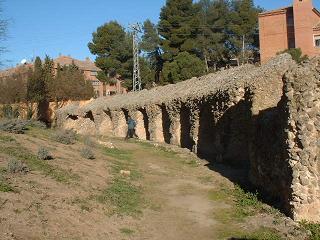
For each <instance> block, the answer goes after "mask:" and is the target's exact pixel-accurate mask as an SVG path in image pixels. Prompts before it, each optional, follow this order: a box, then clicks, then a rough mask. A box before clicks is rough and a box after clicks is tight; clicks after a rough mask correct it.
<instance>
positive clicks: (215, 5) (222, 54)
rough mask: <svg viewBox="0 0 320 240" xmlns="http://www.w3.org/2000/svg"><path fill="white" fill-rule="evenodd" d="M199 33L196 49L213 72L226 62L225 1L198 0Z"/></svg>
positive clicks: (226, 23) (226, 15)
mask: <svg viewBox="0 0 320 240" xmlns="http://www.w3.org/2000/svg"><path fill="white" fill-rule="evenodd" d="M198 5H199V16H200V22H201V25H200V26H201V28H200V33H199V34H198V37H197V43H198V48H199V51H200V53H201V56H202V58H203V60H204V63H205V65H206V70H207V71H209V67H211V65H213V68H214V70H215V69H216V66H217V64H218V63H220V62H226V61H227V54H228V51H227V47H226V42H227V34H226V33H227V25H228V15H229V7H228V2H227V1H226V0H215V1H212V0H200V1H199V3H198Z"/></svg>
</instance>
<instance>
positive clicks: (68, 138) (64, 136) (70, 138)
mask: <svg viewBox="0 0 320 240" xmlns="http://www.w3.org/2000/svg"><path fill="white" fill-rule="evenodd" d="M54 139H55V140H56V141H57V142H59V143H63V144H66V145H69V144H74V143H75V142H76V140H77V136H76V133H75V132H74V131H72V130H66V131H59V132H57V133H56V135H55V136H54Z"/></svg>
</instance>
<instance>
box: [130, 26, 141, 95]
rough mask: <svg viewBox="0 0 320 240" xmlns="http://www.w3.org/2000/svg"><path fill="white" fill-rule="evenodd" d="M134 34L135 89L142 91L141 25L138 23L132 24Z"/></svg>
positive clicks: (135, 90)
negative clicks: (140, 59) (140, 60)
mask: <svg viewBox="0 0 320 240" xmlns="http://www.w3.org/2000/svg"><path fill="white" fill-rule="evenodd" d="M130 28H131V30H132V32H133V34H132V39H133V82H132V84H133V91H134V92H137V91H141V76H140V63H139V36H138V33H139V32H141V28H140V25H139V24H138V23H136V24H133V25H131V26H130Z"/></svg>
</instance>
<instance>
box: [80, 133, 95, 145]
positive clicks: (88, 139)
mask: <svg viewBox="0 0 320 240" xmlns="http://www.w3.org/2000/svg"><path fill="white" fill-rule="evenodd" d="M83 142H84V144H85V145H86V146H88V147H95V145H96V144H95V142H94V141H93V140H92V138H91V137H89V136H85V137H84V140H83Z"/></svg>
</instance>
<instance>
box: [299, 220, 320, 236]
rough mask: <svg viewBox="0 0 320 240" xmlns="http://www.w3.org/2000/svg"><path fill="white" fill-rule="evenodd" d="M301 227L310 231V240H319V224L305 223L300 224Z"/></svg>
mask: <svg viewBox="0 0 320 240" xmlns="http://www.w3.org/2000/svg"><path fill="white" fill-rule="evenodd" d="M301 226H302V227H303V228H304V229H305V230H307V231H310V233H311V236H310V240H319V239H320V223H309V222H306V221H303V222H301Z"/></svg>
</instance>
